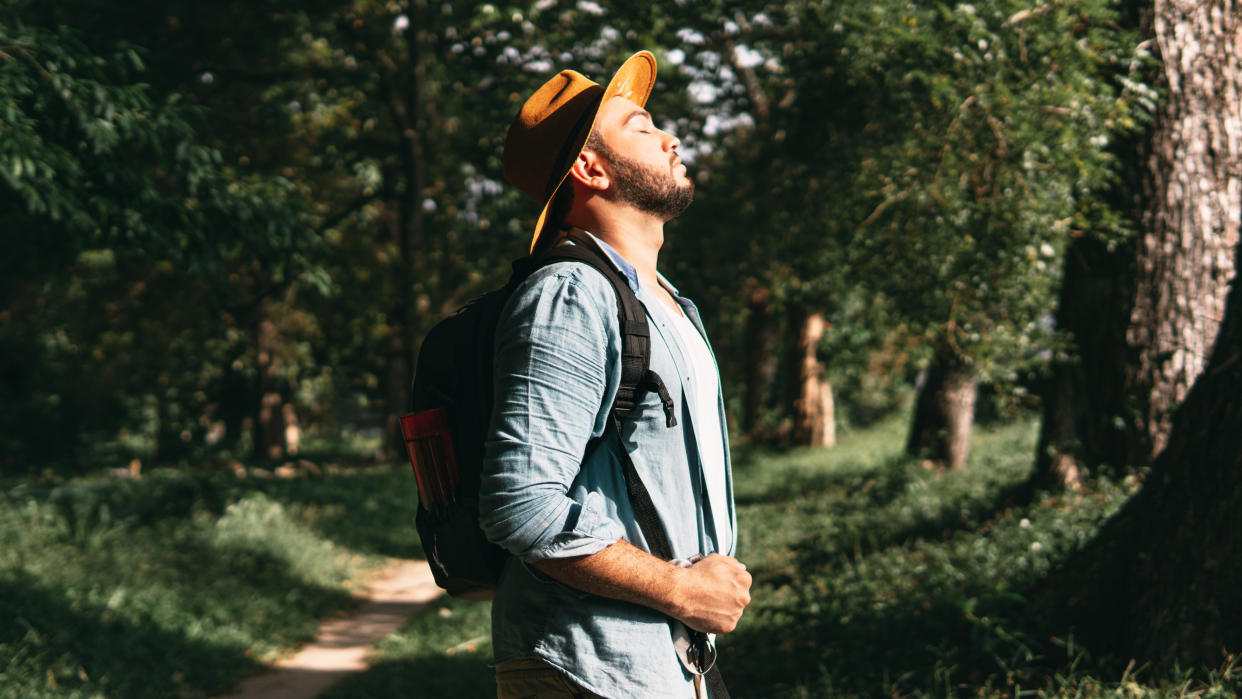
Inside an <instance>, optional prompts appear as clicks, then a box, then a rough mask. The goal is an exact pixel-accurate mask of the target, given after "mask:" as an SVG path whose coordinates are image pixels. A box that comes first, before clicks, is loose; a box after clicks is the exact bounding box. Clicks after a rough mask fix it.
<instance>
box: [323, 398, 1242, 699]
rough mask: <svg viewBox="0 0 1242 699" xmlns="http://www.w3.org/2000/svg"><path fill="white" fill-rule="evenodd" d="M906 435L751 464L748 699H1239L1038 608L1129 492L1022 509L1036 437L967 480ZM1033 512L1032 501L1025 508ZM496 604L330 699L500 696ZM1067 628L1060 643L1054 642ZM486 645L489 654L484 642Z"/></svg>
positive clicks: (1002, 434) (741, 632)
mask: <svg viewBox="0 0 1242 699" xmlns="http://www.w3.org/2000/svg"><path fill="white" fill-rule="evenodd" d="M904 429H905V423H904V421H901V420H893V421H889V422H886V423H883V424H880V425H876V426H874V427H872V428H869V429H866V430H860V431H857V432H852V433H851V434H850V435H849V436H848V438H847V439H845V440H844V441H843V442H842V443H841V444H840V445H839V446H838V447H836V448H834V449H830V450H801V451H795V452H790V453H781V454H771V453H764V452H762V451H758V450H738V452H737V457H738V458H737V470H736V488H737V499H738V504H739V512H738V520H739V524H740V526H741V534H740V536H741V541H740V544H741V548H740V557H741V558H742V560H743V561H745V562H746V563H747V565H748V566H749V568H750V570H751V571H752V573H753V574H754V577H755V583H754V588H753V590H752V592H753V598H754V601H753V603H752V605H751V607H750V608H749V609H748V610H747V612H746V615H745V616H744V617H743V619H742V623H741V624H740V625H739V627H738V630H737V631H736V632H735V633H733V634H731V635H729V636H727V637H723V638H722V639H721V658H722V662H723V663H724V664H723V666H722V667H723V670H724V673H725V677H726V679H727V680H728V683H729V686H730V689H731V692H732V694H733V695H734V696H736V697H739V699H744V698H746V697H763V698H767V697H836V696H862V697H869V696H900V697H904V696H933V697H941V696H944V697H958V696H960V697H966V696H998V697H1020V696H1021V697H1061V696H1066V697H1180V696H1187V695H1194V694H1195V693H1196V692H1198V693H1199V694H1198V696H1235V695H1236V694H1237V692H1238V690H1239V689H1242V685H1240V684H1239V677H1238V675H1239V673H1238V672H1237V671H1233V670H1230V669H1229V668H1223V669H1221V670H1218V671H1215V672H1209V673H1207V674H1205V675H1204V674H1201V675H1199V676H1197V677H1194V678H1193V679H1192V677H1191V675H1190V673H1185V672H1183V673H1178V672H1174V673H1171V674H1162V675H1156V674H1154V673H1151V672H1149V671H1147V670H1145V669H1143V668H1139V669H1134V668H1131V669H1130V670H1128V671H1126V672H1121V671H1116V672H1114V671H1111V670H1106V669H1101V668H1102V667H1104V666H1103V665H1101V664H1100V663H1098V662H1097V659H1095V658H1093V657H1092V656H1090V654H1089V653H1087V651H1086V650H1085V649H1082V648H1078V647H1076V646H1075V644H1074V642H1073V638H1072V636H1071V635H1069V634H1066V633H1063V632H1060V633H1058V631H1060V630H1058V629H1057V628H1056V623H1055V620H1034V619H1030V618H1028V617H1027V614H1026V611H1025V597H1026V595H1027V594H1028V593H1029V592H1030V591H1031V590H1032V588H1033V587H1034V586H1035V585H1036V584H1038V583H1039V581H1040V580H1041V579H1042V578H1043V576H1044V575H1045V574H1046V573H1047V572H1048V571H1050V570H1051V569H1052V568H1053V567H1054V566H1056V565H1057V563H1058V562H1059V561H1061V560H1062V559H1063V558H1064V557H1065V556H1066V555H1067V554H1068V553H1070V552H1071V551H1073V550H1075V549H1076V548H1078V547H1079V546H1080V545H1081V544H1082V543H1084V542H1086V541H1087V540H1089V539H1090V538H1091V536H1092V535H1093V534H1094V532H1095V531H1096V528H1097V527H1098V526H1099V524H1100V523H1101V522H1102V521H1104V520H1105V519H1106V518H1107V517H1108V515H1109V514H1111V513H1112V512H1114V511H1115V510H1116V509H1117V508H1118V507H1119V506H1120V505H1121V504H1122V503H1123V502H1124V501H1125V499H1126V498H1127V497H1128V496H1129V494H1130V489H1129V488H1127V487H1125V486H1124V485H1123V484H1113V483H1109V482H1098V483H1094V484H1093V485H1092V486H1091V488H1090V489H1088V490H1086V491H1084V492H1083V493H1081V494H1075V495H1067V496H1056V497H1044V498H1042V499H1039V500H1036V501H1035V502H1025V501H1024V498H1023V494H1024V491H1023V488H1022V486H1023V484H1024V483H1025V481H1026V479H1027V476H1028V472H1029V470H1030V466H1031V455H1032V454H1033V452H1034V442H1035V437H1036V426H1035V425H1034V424H1033V423H1029V422H1027V423H1020V424H1013V425H1008V426H1002V427H998V428H993V429H986V430H980V431H978V432H977V433H976V437H975V440H974V448H973V453H972V456H971V461H970V464H969V467H968V468H967V469H966V470H965V471H963V472H960V473H935V472H930V471H926V470H924V469H923V468H922V467H921V466H920V465H919V464H918V463H917V462H916V461H913V460H910V459H907V458H905V457H903V456H902V455H901V453H900V452H901V447H902V437H903V436H904V434H903V433H904ZM1028 499H1029V498H1028ZM487 611H488V605H486V604H475V603H465V602H454V601H446V602H444V603H443V604H441V605H439V606H437V607H435V608H434V609H432V610H429V611H428V613H426V614H423V615H420V616H419V617H417V618H415V619H414V620H412V621H411V622H410V623H408V624H407V625H406V626H405V627H404V628H403V629H402V630H401V631H399V632H398V633H397V634H396V635H394V636H393V637H392V638H390V639H389V640H388V641H386V642H385V643H384V644H383V645H382V646H381V647H380V649H379V651H378V653H377V655H376V658H375V659H376V664H375V666H374V667H373V669H372V670H370V671H369V672H365V673H362V674H360V675H357V676H355V677H353V678H351V679H349V680H347V681H346V682H345V683H343V684H342V685H340V686H338V687H337V688H336V690H335V691H333V692H332V693H330V695H329V696H330V697H334V698H337V699H344V698H345V697H351V698H352V697H360V698H361V697H376V698H377V699H378V698H380V697H390V696H394V695H401V694H409V695H417V696H453V697H488V696H494V691H495V690H494V685H493V684H492V672H491V670H490V668H489V667H488V662H489V660H490V657H489V651H490V649H489V647H488V643H487V641H486V638H487V636H486V635H487V630H488V624H487V617H486V615H487ZM1050 628H1051V629H1052V630H1051V631H1050V630H1049V629H1050ZM480 639H482V640H480Z"/></svg>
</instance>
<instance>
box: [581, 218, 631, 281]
mask: <svg viewBox="0 0 1242 699" xmlns="http://www.w3.org/2000/svg"><path fill="white" fill-rule="evenodd" d="M580 230H581V229H580ZM582 232H583V233H586V234H587V235H589V236H591V238H592V239H593V240H595V242H596V243H599V248H600V249H601V250H603V251H604V253H605V254H606V255H608V261H609V262H611V263H612V266H613V267H616V268H617V271H618V272H620V273H621V274H622V275H624V276H625V281H626V282H627V283H629V285H630V290H631V291H633V292H634V293H636V294H637V293H638V270H636V269H634V265H632V264H630V263H629V261H628V260H626V259H625V258H624V257H621V253H619V252H617V251H616V250H614V249H613V247H612V246H611V245H609V244H608V243H605V242H604V241H602V240H600V239H599V236H597V235H595V234H594V233H592V232H591V231H587V230H584V231H582Z"/></svg>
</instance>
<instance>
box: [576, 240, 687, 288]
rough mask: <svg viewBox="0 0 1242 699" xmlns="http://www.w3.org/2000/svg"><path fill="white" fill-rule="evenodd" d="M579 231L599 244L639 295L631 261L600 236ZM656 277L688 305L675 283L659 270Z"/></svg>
mask: <svg viewBox="0 0 1242 699" xmlns="http://www.w3.org/2000/svg"><path fill="white" fill-rule="evenodd" d="M578 230H580V231H582V232H583V233H586V234H587V235H589V236H591V238H592V239H593V240H594V241H595V242H597V243H599V247H600V249H601V250H603V251H604V252H605V253H606V254H607V255H608V261H609V262H611V263H612V266H613V267H616V268H617V271H618V272H620V273H621V274H623V275H625V281H626V282H627V283H629V285H630V289H631V290H632V291H633V292H634V293H636V294H637V293H638V290H639V288H641V287H640V285H639V283H638V270H636V269H634V265H632V264H630V262H629V260H626V259H625V258H624V257H621V253H619V252H617V251H616V250H614V249H613V247H612V246H611V245H609V244H608V243H605V242H604V241H603V240H600V238H599V236H597V235H595V234H594V233H592V232H591V231H588V230H585V229H582V228H579V229H578ZM656 277H657V278H658V279H659V280H660V284H662V285H664V288H666V289H668V290H669V292H670V293H672V294H673V298H674V299H677V302H678V303H680V304H682V305H683V306H684V305H685V304H686V302H685V300H684V299H682V298H681V292H679V291H677V287H675V286H673V283H672V282H670V281H669V280H668V279H666V278H665V277H664V275H663V274H661V273H660V271H659V270H656Z"/></svg>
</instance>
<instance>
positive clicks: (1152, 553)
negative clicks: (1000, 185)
mask: <svg viewBox="0 0 1242 699" xmlns="http://www.w3.org/2000/svg"><path fill="white" fill-rule="evenodd" d="M1235 262H1238V263H1242V245H1238V246H1236V251H1235ZM1239 395H1242V284H1239V283H1238V282H1237V281H1236V279H1235V281H1234V282H1233V284H1232V287H1231V289H1230V290H1229V291H1228V298H1227V303H1226V308H1225V315H1224V319H1223V321H1222V324H1221V327H1220V336H1219V338H1218V340H1217V342H1216V345H1215V348H1214V350H1213V351H1212V354H1211V357H1210V359H1209V361H1208V362H1207V363H1206V366H1205V368H1204V370H1203V371H1202V372H1201V373H1200V374H1199V378H1198V379H1197V380H1196V381H1195V384H1194V386H1193V387H1192V389H1191V391H1190V392H1189V394H1188V395H1187V397H1186V400H1185V402H1184V403H1183V404H1182V405H1181V406H1180V407H1179V408H1178V409H1177V410H1176V411H1175V414H1174V416H1173V421H1172V429H1171V430H1170V432H1169V437H1168V443H1167V445H1166V447H1165V448H1164V450H1163V451H1162V452H1161V453H1160V456H1159V457H1158V458H1157V459H1156V461H1155V463H1154V464H1153V465H1152V468H1151V474H1150V476H1149V477H1148V478H1147V479H1146V481H1145V483H1144V484H1143V486H1142V490H1140V492H1139V493H1138V494H1137V495H1136V496H1134V497H1133V498H1132V499H1131V500H1130V501H1129V502H1128V503H1126V505H1125V506H1124V508H1123V509H1122V510H1121V511H1120V512H1119V513H1118V514H1117V515H1116V516H1115V517H1114V518H1113V519H1112V520H1110V521H1109V522H1108V523H1107V524H1106V525H1105V527H1104V528H1103V529H1102V530H1101V531H1100V533H1099V535H1098V536H1097V537H1096V539H1095V540H1093V541H1092V542H1091V543H1090V544H1088V545H1087V546H1086V547H1085V548H1084V549H1083V550H1082V551H1081V552H1080V553H1078V554H1077V555H1076V556H1075V557H1074V558H1073V559H1072V560H1071V561H1070V562H1069V563H1068V564H1067V566H1066V568H1065V570H1063V571H1062V572H1061V573H1060V574H1059V576H1057V577H1054V578H1053V580H1052V582H1051V583H1050V584H1049V586H1048V590H1047V591H1046V592H1045V597H1044V598H1043V600H1042V601H1041V604H1045V605H1047V604H1050V603H1051V604H1055V605H1063V606H1064V608H1065V610H1066V611H1068V614H1069V617H1070V618H1071V619H1072V620H1074V621H1075V622H1076V624H1077V627H1078V634H1079V637H1080V639H1081V640H1084V641H1086V642H1087V643H1088V647H1089V648H1092V649H1093V650H1096V651H1097V652H1099V653H1104V652H1111V653H1113V654H1115V655H1114V657H1117V658H1119V659H1122V660H1124V659H1128V658H1139V659H1142V660H1154V661H1158V662H1160V663H1162V664H1166V665H1167V664H1171V663H1173V662H1178V663H1180V664H1181V665H1182V666H1183V667H1191V666H1194V667H1216V666H1218V665H1220V664H1221V663H1222V662H1223V661H1224V659H1225V653H1227V652H1232V653H1237V652H1238V651H1239V650H1240V649H1242V627H1240V626H1239V625H1238V623H1237V620H1238V619H1242V596H1239V595H1238V594H1237V581H1238V580H1242V557H1240V556H1239V555H1238V551H1240V550H1242V401H1239V400H1238V396H1239Z"/></svg>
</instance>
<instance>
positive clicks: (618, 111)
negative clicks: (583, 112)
mask: <svg viewBox="0 0 1242 699" xmlns="http://www.w3.org/2000/svg"><path fill="white" fill-rule="evenodd" d="M631 119H648V120H649V119H651V114H650V113H649V112H647V110H646V109H643V108H642V107H640V106H638V105H637V104H635V103H634V102H632V101H630V100H628V99H626V98H625V97H621V96H616V97H611V98H609V99H608V100H606V101H605V102H604V104H603V105H601V106H600V108H599V121H601V122H604V123H607V124H609V125H611V126H620V125H623V124H625V123H626V122H628V121H629V120H631Z"/></svg>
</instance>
